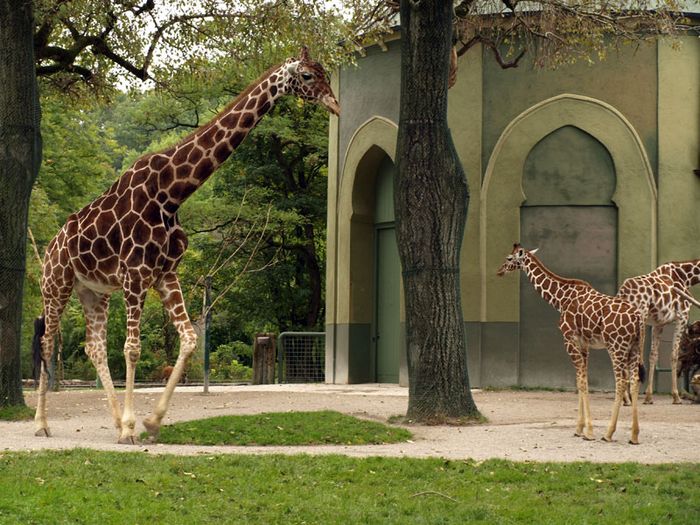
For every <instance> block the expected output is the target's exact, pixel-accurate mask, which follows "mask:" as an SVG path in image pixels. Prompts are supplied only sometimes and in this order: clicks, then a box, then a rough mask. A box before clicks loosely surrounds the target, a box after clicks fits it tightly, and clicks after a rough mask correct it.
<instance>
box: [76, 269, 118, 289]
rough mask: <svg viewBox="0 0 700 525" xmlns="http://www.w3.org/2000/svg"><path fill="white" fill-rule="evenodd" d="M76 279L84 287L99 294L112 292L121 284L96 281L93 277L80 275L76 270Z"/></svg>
mask: <svg viewBox="0 0 700 525" xmlns="http://www.w3.org/2000/svg"><path fill="white" fill-rule="evenodd" d="M75 277H76V279H77V280H78V281H79V282H80V284H81V285H83V286H84V287H85V288H87V289H89V290H92V291H93V292H95V293H99V294H105V293H112V292H114V291H116V290H119V289H120V288H121V284H117V283H115V282H112V281H110V282H104V281H97V280H94V279H89V278H88V277H86V276H85V275H81V274H79V273H77V272H76V274H75Z"/></svg>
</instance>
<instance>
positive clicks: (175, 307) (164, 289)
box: [143, 273, 197, 439]
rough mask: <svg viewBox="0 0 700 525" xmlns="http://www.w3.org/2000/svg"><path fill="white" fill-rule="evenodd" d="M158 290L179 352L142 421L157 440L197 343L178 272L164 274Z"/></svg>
mask: <svg viewBox="0 0 700 525" xmlns="http://www.w3.org/2000/svg"><path fill="white" fill-rule="evenodd" d="M157 290H158V293H159V295H160V298H161V301H162V302H163V306H164V307H165V309H166V310H167V312H168V315H169V316H170V320H171V321H172V323H173V325H174V326H175V328H176V329H177V332H178V334H179V335H180V353H179V354H178V356H177V361H176V362H175V367H174V368H173V371H172V373H171V374H170V378H168V383H167V384H166V385H165V390H164V391H163V394H162V395H161V397H160V399H159V400H158V403H157V404H156V406H155V408H154V409H153V413H152V414H151V415H150V416H148V417H147V418H146V419H144V421H143V425H144V426H145V427H146V430H147V431H148V433H149V434H150V435H151V437H152V438H153V439H156V438H157V436H158V433H159V431H160V426H161V422H162V421H163V417H165V413H166V412H167V410H168V405H169V404H170V399H171V398H172V395H173V392H174V391H175V386H176V385H177V384H178V383H179V381H180V378H181V377H182V375H183V373H184V371H185V366H186V365H187V360H188V359H189V357H190V356H191V355H192V353H193V352H194V350H195V347H196V345H197V334H196V333H195V331H194V328H193V327H192V323H191V322H190V318H189V316H188V315H187V310H186V309H185V302H184V300H183V297H182V291H181V289H180V282H179V280H178V278H177V275H175V274H174V273H171V274H168V275H165V276H163V278H162V279H161V281H160V283H159V285H158V287H157Z"/></svg>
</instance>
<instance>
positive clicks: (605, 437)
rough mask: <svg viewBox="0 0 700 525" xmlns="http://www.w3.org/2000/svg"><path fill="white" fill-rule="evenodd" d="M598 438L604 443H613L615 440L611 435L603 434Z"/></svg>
mask: <svg viewBox="0 0 700 525" xmlns="http://www.w3.org/2000/svg"><path fill="white" fill-rule="evenodd" d="M600 440H601V441H605V442H606V443H614V442H615V440H614V439H613V438H612V437H608V436H603V437H602V438H600Z"/></svg>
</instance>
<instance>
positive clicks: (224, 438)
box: [158, 410, 411, 445]
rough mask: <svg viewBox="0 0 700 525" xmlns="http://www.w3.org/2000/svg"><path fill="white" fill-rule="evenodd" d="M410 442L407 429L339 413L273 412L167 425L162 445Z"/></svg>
mask: <svg viewBox="0 0 700 525" xmlns="http://www.w3.org/2000/svg"><path fill="white" fill-rule="evenodd" d="M408 439H411V433H410V432H409V431H408V430H405V429H403V428H398V427H390V426H387V425H383V424H381V423H377V422H374V421H366V420H363V419H357V418H355V417H352V416H347V415H344V414H341V413H339V412H333V411H330V410H328V411H319V412H271V413H266V414H256V415H248V416H220V417H213V418H208V419H198V420H194V421H184V422H182V423H175V424H173V425H166V426H164V427H163V428H162V429H161V431H160V436H159V437H158V442H159V443H171V444H187V445H325V444H334V445H366V444H377V443H396V442H399V441H406V440H408Z"/></svg>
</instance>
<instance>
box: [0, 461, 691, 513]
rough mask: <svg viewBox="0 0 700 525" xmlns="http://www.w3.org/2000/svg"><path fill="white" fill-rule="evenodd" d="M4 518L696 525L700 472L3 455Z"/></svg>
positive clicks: (0, 492) (0, 496)
mask: <svg viewBox="0 0 700 525" xmlns="http://www.w3.org/2000/svg"><path fill="white" fill-rule="evenodd" d="M0 472H1V473H2V475H0V523H8V524H9V523H12V524H15V523H23V524H34V523H36V524H46V523H51V524H53V523H56V524H59V523H66V524H67V523H70V524H75V523H95V524H99V525H108V524H119V525H121V524H124V523H130V524H131V523H133V524H141V523H144V524H146V523H148V524H152V523H167V524H179V523H183V524H194V523H244V524H276V523H280V524H282V523H284V524H302V523H309V524H324V525H325V524H343V525H346V524H355V523H366V524H384V523H396V524H422V523H426V524H427V523H429V524H447V523H455V524H466V523H488V524H497V523H527V524H540V523H547V524H552V523H575V524H579V523H596V524H599V523H600V524H606V523H610V524H615V525H619V524H621V523H638V524H648V523H682V524H685V523H696V522H697V517H698V515H699V514H698V513H700V491H699V490H698V487H700V469H699V468H698V466H697V465H694V464H684V465H658V466H644V465H639V464H616V465H600V464H587V463H571V464H546V463H512V462H507V461H500V460H498V461H485V462H482V463H477V462H474V461H445V460H440V459H406V458H379V457H375V458H366V459H358V458H349V457H344V456H304V455H298V456H279V455H265V456H250V455H242V456H238V455H204V456H189V457H182V456H171V455H163V456H156V455H148V454H146V453H133V452H132V453H118V452H98V451H92V450H71V451H59V452H56V451H53V452H39V453H36V452H35V453H16V452H13V453H0Z"/></svg>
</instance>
